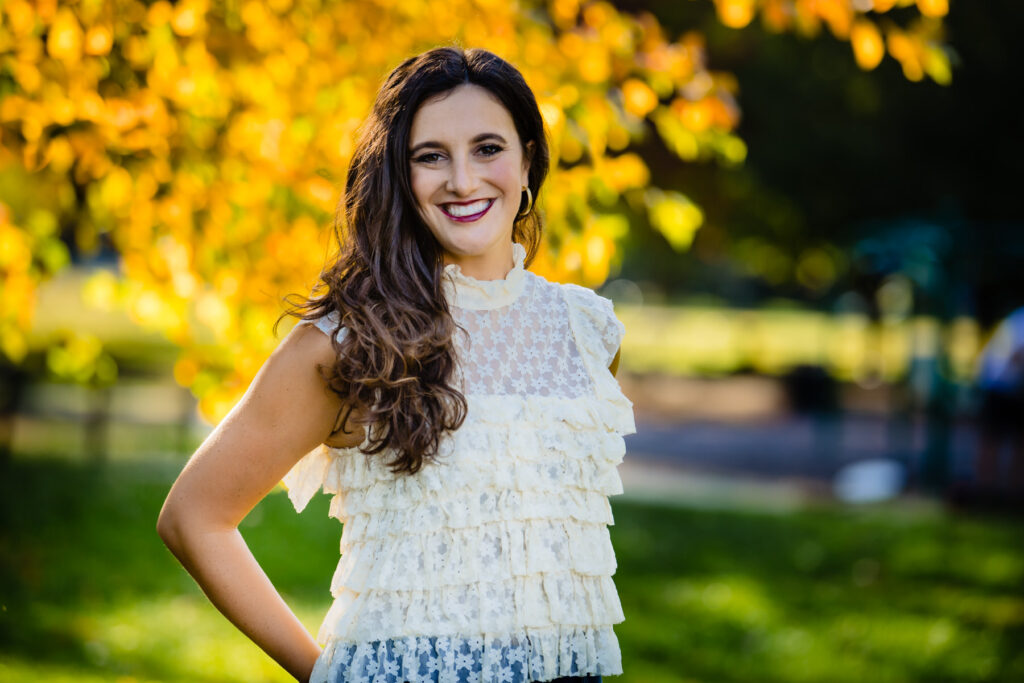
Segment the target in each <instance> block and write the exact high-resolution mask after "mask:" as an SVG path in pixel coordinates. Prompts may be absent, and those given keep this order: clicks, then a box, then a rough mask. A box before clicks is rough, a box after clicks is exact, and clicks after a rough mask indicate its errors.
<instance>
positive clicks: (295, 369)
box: [157, 325, 341, 681]
mask: <svg viewBox="0 0 1024 683" xmlns="http://www.w3.org/2000/svg"><path fill="white" fill-rule="evenodd" d="M334 353H335V352H334V350H333V347H332V346H331V342H330V340H329V339H328V338H327V336H326V335H325V334H323V333H322V332H320V331H319V330H316V329H313V326H312V325H298V326H296V328H295V329H293V330H292V332H291V333H290V334H289V335H288V336H287V337H286V338H285V339H284V341H283V342H282V343H281V345H280V346H279V347H278V348H277V349H276V350H275V351H274V353H273V354H272V355H271V356H270V358H269V359H268V360H267V362H266V363H265V364H264V365H263V367H262V368H261V369H260V371H259V373H258V374H257V375H256V378H255V379H254V380H253V383H252V385H251V386H250V387H249V389H248V391H247V392H246V393H245V395H244V396H243V397H242V399H241V401H239V403H238V405H236V406H235V408H234V409H233V410H232V411H231V412H230V413H229V414H228V416H227V417H226V418H225V419H224V420H223V421H222V422H221V423H220V424H219V425H218V426H217V428H216V429H215V430H214V431H213V433H211V434H210V436H209V437H208V438H207V439H206V440H205V441H204V442H203V444H202V445H201V446H200V447H199V449H198V450H197V451H196V453H195V454H194V455H193V456H192V458H191V459H190V460H189V461H188V463H187V464H186V465H185V468H184V469H183V470H182V472H181V474H180V475H179V476H178V479H177V481H175V482H174V485H173V486H172V487H171V490H170V492H169V493H168V494H167V499H166V500H165V501H164V505H163V509H162V510H161V511H160V517H159V519H158V520H157V532H158V533H159V534H160V537H161V538H162V539H163V540H164V543H166V544H167V547H168V548H169V549H170V550H171V552H172V553H174V555H175V557H177V558H178V560H179V561H180V562H181V564H182V565H183V566H184V567H185V569H186V570H187V571H188V573H189V574H191V575H192V577H193V578H194V579H195V581H196V583H198V584H199V586H200V588H202V590H203V592H204V593H205V594H206V595H207V597H208V598H209V599H210V601H211V602H212V603H213V604H214V605H215V606H216V607H217V609H218V610H220V611H221V613H222V614H224V616H225V617H227V618H228V619H229V620H230V621H231V623H233V624H234V625H235V626H237V627H238V628H239V630H241V631H242V632H243V633H245V635H247V636H248V637H249V638H250V639H251V640H252V641H253V642H254V643H256V644H257V645H258V646H259V647H260V648H262V649H263V650H264V651H265V652H266V653H267V654H268V655H270V656H271V657H272V658H273V659H274V660H275V661H277V662H278V663H279V664H280V665H281V666H282V667H284V669H285V670H286V671H288V673H290V674H292V675H293V676H295V678H296V679H298V680H299V681H308V680H309V675H310V673H311V672H312V669H313V664H314V663H315V661H316V659H317V657H318V656H319V654H320V652H321V649H320V646H319V645H317V643H316V641H315V640H314V639H313V638H312V637H311V636H310V635H309V632H308V631H306V629H305V627H304V626H303V625H302V623H301V622H300V621H299V620H298V618H297V617H296V616H295V615H294V614H293V613H292V611H291V610H290V609H289V608H288V606H287V605H286V604H285V602H284V600H282V598H281V596H280V595H279V594H278V592H277V590H276V589H275V588H274V586H273V585H272V584H271V582H270V579H268V578H267V575H266V574H264V572H263V570H262V569H261V568H260V566H259V564H258V563H257V562H256V559H255V558H254V557H253V556H252V553H251V552H250V551H249V548H248V546H247V545H246V544H245V541H244V540H243V539H242V535H241V534H240V533H239V531H238V524H239V522H241V521H242V519H243V518H244V517H245V516H246V515H247V514H248V513H249V511H250V510H252V508H253V507H255V506H256V504H257V503H258V502H259V501H260V500H262V499H263V497H264V496H265V495H266V494H267V493H269V492H270V491H271V490H273V488H274V487H275V486H276V485H277V483H278V482H279V481H280V480H281V478H282V477H283V476H284V475H285V474H286V473H287V472H288V470H289V469H290V468H291V467H292V465H293V464H294V463H295V462H297V461H298V460H299V459H300V458H301V457H302V456H303V455H305V454H306V453H308V452H309V451H311V450H312V449H313V448H315V447H316V446H317V445H318V444H320V443H322V442H323V441H324V440H325V439H327V438H328V435H329V434H330V432H331V428H332V426H333V425H334V421H335V417H336V416H337V415H338V411H339V410H340V409H341V400H340V399H339V398H338V396H337V395H336V394H334V393H333V392H331V391H330V390H329V389H328V388H327V386H326V384H325V382H324V381H323V379H322V378H321V377H320V374H319V372H318V370H317V366H318V365H320V364H330V363H333V362H334V360H335V357H334ZM297 559H298V558H297Z"/></svg>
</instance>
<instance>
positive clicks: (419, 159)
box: [413, 152, 441, 164]
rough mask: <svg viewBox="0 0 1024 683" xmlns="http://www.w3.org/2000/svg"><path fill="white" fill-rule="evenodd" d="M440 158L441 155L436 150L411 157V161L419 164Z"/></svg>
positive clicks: (430, 162) (432, 161)
mask: <svg viewBox="0 0 1024 683" xmlns="http://www.w3.org/2000/svg"><path fill="white" fill-rule="evenodd" d="M440 158H441V155H440V154H438V153H437V152H428V153H426V154H421V155H419V156H418V157H416V158H415V159H413V161H417V162H419V163H421V164H432V163H434V162H435V161H437V160H438V159H440Z"/></svg>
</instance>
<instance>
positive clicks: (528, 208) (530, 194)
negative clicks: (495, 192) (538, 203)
mask: <svg viewBox="0 0 1024 683" xmlns="http://www.w3.org/2000/svg"><path fill="white" fill-rule="evenodd" d="M523 192H525V193H526V209H525V210H524V211H520V212H519V215H520V216H527V215H529V213H530V211H532V210H533V192H531V191H530V188H528V187H527V186H526V185H523Z"/></svg>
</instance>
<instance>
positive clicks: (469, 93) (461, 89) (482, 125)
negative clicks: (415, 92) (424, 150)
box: [409, 83, 515, 145]
mask: <svg viewBox="0 0 1024 683" xmlns="http://www.w3.org/2000/svg"><path fill="white" fill-rule="evenodd" d="M484 133H498V134H500V135H502V136H504V137H506V138H508V136H509V135H510V134H511V135H514V134H515V122H514V121H513V120H512V115H511V114H510V113H509V111H508V110H507V109H506V108H505V105H503V104H502V103H501V102H500V101H499V100H498V98H497V97H495V96H494V94H493V93H491V92H490V91H489V90H487V89H486V88H482V87H480V86H478V85H473V84H469V83H467V84H464V85H460V86H458V87H456V88H454V89H452V90H448V91H446V92H444V93H441V94H439V95H435V96H434V97H432V98H430V99H428V100H426V101H424V102H423V104H421V105H420V108H419V109H417V110H416V114H415V115H414V116H413V120H412V129H411V131H410V135H409V138H410V143H411V144H413V145H417V144H421V143H423V142H424V141H427V140H428V138H429V139H430V140H436V141H438V142H441V141H442V138H445V139H454V140H458V139H463V138H468V139H472V138H475V137H477V136H479V135H481V134H484Z"/></svg>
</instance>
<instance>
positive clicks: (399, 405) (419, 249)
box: [285, 47, 548, 473]
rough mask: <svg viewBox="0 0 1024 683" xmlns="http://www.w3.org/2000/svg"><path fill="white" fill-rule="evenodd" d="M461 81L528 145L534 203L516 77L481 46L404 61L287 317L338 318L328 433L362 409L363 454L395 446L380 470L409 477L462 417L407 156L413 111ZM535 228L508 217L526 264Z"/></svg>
mask: <svg viewBox="0 0 1024 683" xmlns="http://www.w3.org/2000/svg"><path fill="white" fill-rule="evenodd" d="M464 83H471V84H474V85H478V86H481V87H483V88H486V89H487V90H488V91H490V92H491V94H493V95H494V96H496V97H497V98H498V100H499V101H500V102H501V103H502V104H503V105H504V106H505V108H506V109H507V110H508V111H509V113H510V114H511V116H512V120H513V121H514V122H515V126H516V132H517V133H518V134H519V139H520V142H521V144H522V146H523V153H524V154H526V153H527V145H528V144H529V143H531V142H532V143H533V148H532V154H530V156H529V159H530V169H529V174H528V176H529V180H528V182H529V187H530V190H531V191H532V193H533V196H534V197H537V196H538V195H539V193H540V187H541V185H542V184H543V182H544V178H545V177H546V176H547V172H548V147H547V142H546V139H545V136H544V122H543V119H542V118H541V114H540V110H539V109H538V107H537V101H536V99H535V98H534V95H533V92H532V91H531V90H530V88H529V86H527V84H526V81H525V80H524V79H523V77H522V75H521V74H520V73H519V71H518V70H516V68H515V67H513V66H512V65H511V64H509V63H508V62H506V61H505V60H503V59H501V58H500V57H498V56H497V55H494V54H492V53H490V52H488V51H486V50H481V49H470V50H462V49H459V48H454V47H443V48H437V49H433V50H430V51H428V52H424V53H423V54H420V55H418V56H416V57H412V58H410V59H407V60H406V61H404V62H402V64H400V65H399V66H398V67H396V68H395V69H394V70H393V71H392V72H391V73H390V75H388V77H387V79H386V80H385V81H384V84H383V85H382V86H381V89H380V91H379V92H378V93H377V99H376V101H375V102H374V105H373V111H372V113H371V114H370V116H369V117H368V119H367V121H366V122H365V123H364V125H363V128H362V130H361V133H360V137H359V142H358V144H357V146H356V150H355V153H354V155H353V157H352V161H351V164H350V166H349V169H348V175H347V180H346V185H345V195H344V198H343V199H342V203H341V205H340V206H339V211H338V215H337V216H336V220H335V234H336V238H337V240H338V244H339V250H338V253H337V255H336V256H335V257H334V258H333V259H332V261H331V262H330V263H329V265H328V266H327V268H325V270H324V272H323V273H322V274H321V278H320V280H321V281H320V283H318V285H317V287H316V288H314V290H313V292H312V294H311V295H310V296H309V297H308V298H301V299H300V302H299V303H294V304H293V306H292V308H291V310H288V311H286V313H285V314H286V315H294V316H296V317H301V318H302V319H304V320H311V319H315V318H319V317H321V316H323V315H326V314H328V313H331V312H336V314H337V316H338V320H339V326H338V327H337V328H336V329H335V330H334V332H335V334H334V335H332V343H333V344H334V347H335V351H336V352H337V361H336V362H335V363H334V365H333V366H332V367H325V366H322V367H321V368H320V370H321V374H322V375H323V376H324V379H325V380H326V381H327V383H328V385H329V386H330V388H331V389H332V390H333V391H334V392H335V393H337V394H338V396H340V397H341V399H342V401H343V404H344V405H345V406H346V409H345V410H344V414H343V415H340V416H339V422H340V426H338V425H336V426H335V431H334V432H333V433H335V434H336V433H339V432H340V431H343V430H344V429H345V425H346V423H347V422H348V420H349V417H350V415H351V413H352V411H353V410H354V409H356V408H359V409H361V410H362V411H364V412H363V414H362V415H360V416H358V417H355V418H353V419H354V422H355V423H356V424H363V425H367V426H370V429H369V430H368V444H367V446H366V447H364V448H363V449H362V450H363V452H364V453H367V454H378V453H381V452H382V451H384V450H385V449H387V448H392V449H394V450H395V451H396V452H397V455H396V456H395V458H394V459H393V460H391V461H390V462H389V463H388V465H389V466H390V467H391V469H392V470H393V471H395V472H408V473H415V472H417V471H419V469H420V467H422V465H423V462H424V459H429V458H431V457H433V456H434V455H436V453H437V448H438V445H439V443H440V440H441V436H442V434H443V432H444V431H445V430H455V429H458V428H459V427H460V426H461V425H462V423H463V421H464V420H465V418H466V410H467V404H466V397H465V396H464V395H463V394H462V393H461V392H460V391H459V390H458V389H456V388H455V387H453V386H451V385H450V384H449V382H450V380H451V377H452V373H453V370H454V368H455V364H456V359H455V354H454V348H453V345H452V336H453V334H454V332H455V329H456V323H455V321H454V320H453V318H452V316H451V311H450V310H449V307H448V302H447V301H446V299H445V296H444V293H443V289H442V276H443V274H444V261H443V252H442V249H441V247H440V245H439V244H438V242H437V240H436V238H435V237H434V235H433V233H431V232H430V230H429V228H427V227H426V225H425V224H424V223H423V221H422V219H421V218H420V216H419V213H418V211H417V209H416V200H415V198H414V196H413V192H412V186H411V184H410V180H409V154H408V151H407V150H408V143H409V132H410V129H411V127H412V119H413V117H414V116H415V114H416V111H417V110H418V109H419V107H420V105H421V104H422V103H423V102H424V101H426V100H427V99H429V98H431V97H433V96H435V95H439V94H442V93H445V92H448V91H450V90H452V89H453V88H455V87H457V86H459V85H462V84H464ZM535 206H536V204H535V205H534V207H535ZM521 209H522V205H521ZM541 230H542V225H541V221H540V217H539V216H538V214H537V211H536V208H533V209H531V211H530V212H529V213H528V214H527V215H525V216H518V217H517V218H516V220H515V223H514V225H513V228H512V238H513V240H514V241H516V242H519V243H521V244H523V246H525V247H526V253H527V258H526V264H529V263H530V262H531V261H532V260H533V257H534V256H535V255H536V252H537V248H538V246H539V244H540V239H541ZM342 327H343V328H344V329H345V330H346V331H347V332H346V334H344V335H343V337H342V339H341V341H340V342H339V340H338V339H337V336H338V335H337V332H338V331H339V330H340V329H341V328H342ZM345 433H348V432H347V431H346V432H345Z"/></svg>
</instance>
